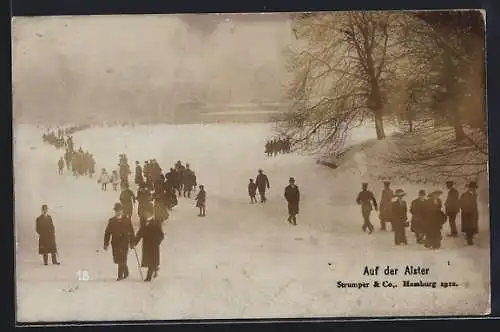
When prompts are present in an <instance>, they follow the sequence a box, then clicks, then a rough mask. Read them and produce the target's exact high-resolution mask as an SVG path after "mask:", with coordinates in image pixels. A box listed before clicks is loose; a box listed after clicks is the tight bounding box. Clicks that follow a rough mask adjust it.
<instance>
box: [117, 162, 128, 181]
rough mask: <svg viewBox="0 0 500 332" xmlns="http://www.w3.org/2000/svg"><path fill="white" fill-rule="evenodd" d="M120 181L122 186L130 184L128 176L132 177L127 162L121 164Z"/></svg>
mask: <svg viewBox="0 0 500 332" xmlns="http://www.w3.org/2000/svg"><path fill="white" fill-rule="evenodd" d="M119 166H120V170H119V172H120V180H121V183H122V184H128V176H129V175H130V173H131V172H130V167H129V166H128V164H127V163H126V162H124V163H123V164H120V165H119Z"/></svg>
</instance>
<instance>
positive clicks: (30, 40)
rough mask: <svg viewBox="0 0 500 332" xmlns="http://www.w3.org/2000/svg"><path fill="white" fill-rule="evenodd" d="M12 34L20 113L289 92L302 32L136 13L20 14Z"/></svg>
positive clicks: (129, 108) (268, 23)
mask: <svg viewBox="0 0 500 332" xmlns="http://www.w3.org/2000/svg"><path fill="white" fill-rule="evenodd" d="M255 15H259V14H255ZM207 19H208V21H207ZM214 20H215V21H217V20H218V22H219V23H218V24H216V23H215V24H214V23H213V22H212V21H214ZM188 23H189V24H188ZM12 38H13V82H14V85H13V86H14V108H15V109H14V113H15V116H16V117H18V116H20V115H21V114H23V113H24V115H27V114H35V113H40V112H43V113H45V114H52V115H54V114H57V113H59V112H64V113H66V114H68V113H71V114H77V113H79V114H81V113H93V112H109V113H110V114H117V113H120V112H128V113H133V112H136V111H137V110H145V109H147V110H154V109H164V108H168V105H170V104H172V103H175V102H177V101H180V100H182V99H185V98H187V97H188V96H189V95H190V94H193V95H196V94H200V93H201V92H200V91H203V93H204V94H205V96H206V98H207V100H208V101H221V102H232V103H244V102H248V101H250V100H252V99H263V100H266V99H273V98H279V97H280V94H281V93H282V91H283V89H282V85H281V84H280V83H284V82H286V78H287V75H286V71H285V69H284V65H285V63H284V61H285V59H284V58H283V53H282V52H283V49H284V47H286V45H288V44H289V43H290V41H291V40H292V39H291V38H292V33H291V30H290V26H289V21H288V20H287V19H276V20H255V21H252V19H245V20H241V21H239V20H229V21H226V20H225V18H223V17H220V18H216V17H215V16H212V15H210V16H207V15H200V16H197V17H193V16H191V17H189V18H188V19H186V17H184V18H182V19H181V18H180V16H166V15H161V16H143V15H136V16H80V17H35V18H28V17H26V18H16V19H14V21H13V34H12ZM179 82H189V85H190V86H191V87H192V88H191V89H188V88H186V86H188V83H179ZM188 90H190V91H188Z"/></svg>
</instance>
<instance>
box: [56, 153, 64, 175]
mask: <svg viewBox="0 0 500 332" xmlns="http://www.w3.org/2000/svg"><path fill="white" fill-rule="evenodd" d="M57 168H58V171H59V175H62V173H63V170H64V159H63V157H61V158H60V159H59V161H58V162H57Z"/></svg>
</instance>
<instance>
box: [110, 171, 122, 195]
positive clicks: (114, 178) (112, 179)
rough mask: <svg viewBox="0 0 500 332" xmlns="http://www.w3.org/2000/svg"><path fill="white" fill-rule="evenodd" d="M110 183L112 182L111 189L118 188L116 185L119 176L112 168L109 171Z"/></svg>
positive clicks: (118, 182)
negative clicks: (110, 171)
mask: <svg viewBox="0 0 500 332" xmlns="http://www.w3.org/2000/svg"><path fill="white" fill-rule="evenodd" d="M111 183H112V184H113V191H117V190H118V185H119V184H120V176H119V175H118V171H117V170H114V171H113V173H111Z"/></svg>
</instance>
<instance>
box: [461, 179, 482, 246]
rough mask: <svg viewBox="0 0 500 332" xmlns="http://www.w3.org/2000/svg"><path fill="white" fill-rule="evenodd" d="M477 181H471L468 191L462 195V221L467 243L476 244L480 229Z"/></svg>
mask: <svg viewBox="0 0 500 332" xmlns="http://www.w3.org/2000/svg"><path fill="white" fill-rule="evenodd" d="M476 190H477V183H476V182H470V183H469V184H468V185H467V191H466V192H464V193H463V194H462V196H461V197H460V210H461V213H460V217H461V223H462V225H461V226H462V227H461V229H462V232H463V233H465V238H466V241H467V245H469V246H470V245H473V244H474V241H473V239H474V235H475V234H477V232H478V229H479V223H478V221H479V218H478V217H479V211H478V208H477V193H476Z"/></svg>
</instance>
